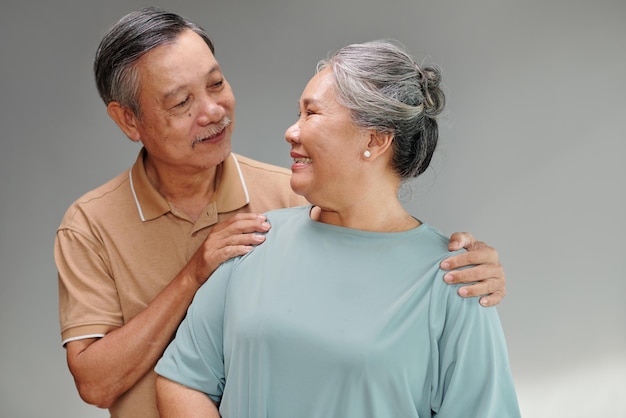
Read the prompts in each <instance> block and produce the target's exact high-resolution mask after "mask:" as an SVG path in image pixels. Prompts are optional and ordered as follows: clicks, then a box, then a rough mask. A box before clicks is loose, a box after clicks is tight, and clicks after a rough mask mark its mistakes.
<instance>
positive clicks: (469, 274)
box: [443, 264, 505, 283]
mask: <svg viewBox="0 0 626 418" xmlns="http://www.w3.org/2000/svg"><path fill="white" fill-rule="evenodd" d="M443 279H444V280H445V281H446V282H447V283H471V282H480V281H482V280H487V279H496V280H501V281H503V282H504V281H505V277H504V269H503V268H502V266H501V265H497V264H479V265H477V266H474V267H470V268H466V269H462V270H452V271H449V272H447V273H446V274H444V276H443Z"/></svg>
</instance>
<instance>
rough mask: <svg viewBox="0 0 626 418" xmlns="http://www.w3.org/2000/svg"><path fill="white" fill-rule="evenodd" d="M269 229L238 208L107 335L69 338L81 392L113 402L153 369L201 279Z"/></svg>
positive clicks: (99, 400)
mask: <svg viewBox="0 0 626 418" xmlns="http://www.w3.org/2000/svg"><path fill="white" fill-rule="evenodd" d="M267 230H268V225H267V223H265V217H264V216H260V215H256V214H238V215H235V216H234V217H232V218H230V219H229V220H227V221H225V222H223V223H220V224H218V225H216V226H215V227H214V228H213V230H212V231H211V233H210V234H209V236H208V237H207V239H206V241H205V242H204V243H203V245H202V246H201V247H200V248H199V249H198V250H197V251H196V253H195V254H194V255H193V256H192V258H191V259H190V261H189V262H188V263H187V265H185V266H184V267H183V269H182V270H181V271H180V272H179V273H178V275H177V276H176V277H175V278H174V279H173V280H172V281H171V282H170V283H169V284H168V285H167V286H166V287H165V288H164V289H163V290H162V291H161V292H160V293H159V294H158V295H157V296H156V297H155V299H154V300H153V301H152V302H150V304H148V306H147V307H146V308H145V309H144V310H143V311H142V312H140V313H139V314H137V315H136V316H135V317H134V318H132V319H131V320H130V321H128V322H127V323H125V324H124V325H123V326H122V327H120V328H118V329H115V330H114V331H111V332H109V333H107V334H106V335H105V336H104V337H102V338H97V339H96V338H89V339H82V340H76V341H70V342H68V343H67V344H66V349H67V352H66V354H67V362H68V366H69V369H70V371H71V373H72V375H73V377H74V381H75V384H76V387H77V389H78V392H79V394H80V396H81V398H82V399H83V400H84V401H85V402H87V403H90V404H94V405H97V406H99V407H101V408H108V407H110V406H111V405H112V404H113V402H115V400H116V399H117V398H118V397H119V396H120V395H122V394H123V393H124V392H126V391H127V390H128V389H130V388H131V387H132V386H133V385H135V384H136V383H137V382H138V381H139V379H141V378H142V376H144V375H145V374H146V373H147V372H148V371H150V370H152V368H154V365H155V364H156V362H157V361H158V359H159V358H160V357H161V355H162V354H163V351H164V350H165V347H166V346H167V344H168V343H169V341H170V340H171V338H172V336H173V335H174V333H175V332H176V329H177V328H178V325H179V324H180V321H181V320H182V318H183V317H184V316H185V313H186V311H187V308H188V306H189V304H190V303H191V301H192V299H193V297H194V295H195V293H196V291H197V290H198V288H199V287H200V286H201V285H202V283H203V282H204V281H206V280H207V278H208V277H209V276H210V275H211V274H212V273H213V271H215V269H216V268H217V267H218V266H219V265H220V264H221V263H222V262H224V261H226V260H228V259H230V258H232V257H236V256H239V255H243V254H246V253H247V252H249V251H250V250H251V248H253V245H256V244H260V243H262V242H263V240H264V239H265V238H264V236H262V235H260V234H255V233H253V232H266V231H267ZM164 239H166V237H164ZM163 256H164V257H166V256H167V254H164V255H163Z"/></svg>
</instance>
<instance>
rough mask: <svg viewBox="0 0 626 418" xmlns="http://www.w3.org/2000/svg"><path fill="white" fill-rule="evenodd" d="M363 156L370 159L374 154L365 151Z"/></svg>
mask: <svg viewBox="0 0 626 418" xmlns="http://www.w3.org/2000/svg"><path fill="white" fill-rule="evenodd" d="M363 156H364V157H365V158H369V157H371V156H372V153H371V152H370V150H368V149H366V150H365V151H363Z"/></svg>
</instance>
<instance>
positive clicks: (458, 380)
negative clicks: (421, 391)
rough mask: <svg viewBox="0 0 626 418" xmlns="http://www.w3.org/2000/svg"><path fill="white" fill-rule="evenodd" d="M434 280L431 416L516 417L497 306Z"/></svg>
mask: <svg viewBox="0 0 626 418" xmlns="http://www.w3.org/2000/svg"><path fill="white" fill-rule="evenodd" d="M458 287H459V286H457V285H448V284H446V283H445V282H444V281H443V279H439V280H435V283H434V285H433V290H432V294H431V298H432V299H431V304H430V312H429V314H430V320H429V322H430V324H429V326H430V328H431V333H432V334H431V344H432V345H433V347H432V351H431V352H432V353H433V358H432V362H433V364H432V367H433V370H437V371H438V372H435V373H434V374H435V376H434V377H433V379H432V386H431V409H432V411H433V417H438V418H455V417H458V418H465V417H468V416H473V417H482V418H490V417H492V418H509V417H519V416H520V413H519V406H518V403H517V396H516V393H515V388H514V384H513V378H512V373H511V370H510V366H509V361H508V354H507V348H506V343H505V338H504V332H503V329H502V325H501V323H500V319H499V317H498V313H497V311H496V308H495V307H487V308H486V307H482V306H480V304H479V303H478V302H477V300H476V298H462V297H459V295H458V294H457V290H458Z"/></svg>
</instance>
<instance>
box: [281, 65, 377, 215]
mask: <svg viewBox="0 0 626 418" xmlns="http://www.w3.org/2000/svg"><path fill="white" fill-rule="evenodd" d="M285 138H286V139H287V142H289V143H290V144H291V157H292V158H293V160H294V162H293V165H292V166H291V171H292V175H291V187H292V188H293V190H294V191H295V192H296V193H298V194H300V195H302V196H304V197H305V198H306V199H307V200H308V201H309V202H311V203H313V204H315V205H318V206H322V207H328V208H330V209H338V208H336V206H340V205H342V204H345V203H346V202H350V201H351V198H350V196H351V194H353V193H355V192H357V190H358V184H359V181H361V182H362V181H363V180H362V175H360V173H361V170H362V169H363V165H362V160H363V151H364V150H365V149H367V146H368V142H369V138H370V134H369V131H367V130H365V129H361V128H358V127H356V126H355V125H354V123H353V122H352V120H351V118H350V112H349V110H348V109H347V108H346V107H344V106H342V105H341V104H339V102H338V101H337V99H336V93H335V84H334V78H333V74H332V72H331V70H330V69H325V70H323V71H321V72H319V73H318V74H316V75H315V76H314V77H313V78H312V79H311V80H310V81H309V83H308V84H307V86H306V88H305V89H304V92H303V93H302V96H301V97H300V116H299V118H298V121H297V122H296V123H294V124H293V125H292V126H290V127H289V128H288V129H287V132H286V133H285Z"/></svg>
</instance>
